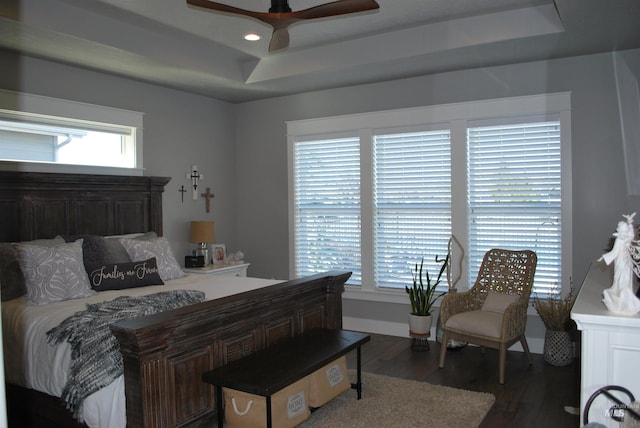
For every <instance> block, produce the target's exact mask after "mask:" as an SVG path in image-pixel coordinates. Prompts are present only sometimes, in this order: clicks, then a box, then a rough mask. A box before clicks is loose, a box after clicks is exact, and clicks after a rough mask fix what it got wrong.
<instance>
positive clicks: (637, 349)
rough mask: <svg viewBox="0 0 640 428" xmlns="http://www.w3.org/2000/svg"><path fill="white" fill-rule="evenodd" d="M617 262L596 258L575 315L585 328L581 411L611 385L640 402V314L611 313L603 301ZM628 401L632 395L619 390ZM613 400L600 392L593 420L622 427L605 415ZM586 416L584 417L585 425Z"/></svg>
mask: <svg viewBox="0 0 640 428" xmlns="http://www.w3.org/2000/svg"><path fill="white" fill-rule="evenodd" d="M612 280H613V265H612V266H607V265H606V264H605V263H604V262H601V261H594V262H593V263H592V264H591V267H590V269H589V272H588V273H587V277H586V278H585V280H584V282H583V284H582V288H581V289H580V293H579V294H578V298H577V300H576V303H575V304H574V306H573V310H572V311H571V318H572V319H573V320H574V321H575V322H576V324H577V325H578V329H579V330H581V331H582V348H581V354H582V355H581V375H580V378H581V379H580V414H581V418H582V414H583V413H584V406H585V404H586V402H587V400H588V399H589V397H590V396H591V394H593V392H594V391H596V390H597V389H599V388H601V387H603V386H607V385H618V386H622V387H624V388H626V389H628V390H629V391H630V392H631V393H632V394H633V395H634V396H635V398H636V401H640V370H639V368H640V367H639V366H640V316H639V315H629V316H625V315H619V314H615V313H613V312H609V310H607V307H606V306H605V305H604V303H602V292H603V290H605V289H606V288H609V287H610V286H611V283H612ZM615 395H616V396H618V397H619V398H620V400H621V401H623V402H624V403H628V402H629V399H628V397H627V396H626V395H625V394H623V393H619V392H618V393H616V394H615ZM614 404H615V403H613V402H612V401H611V400H609V399H607V398H605V397H604V395H602V394H601V395H600V396H599V398H597V399H596V400H595V401H594V402H593V403H592V405H591V407H590V411H589V422H600V423H602V424H605V425H606V426H610V427H613V426H615V427H617V426H620V425H619V423H618V422H615V421H613V420H612V419H610V418H608V417H606V416H605V412H606V410H607V409H608V408H610V407H611V406H613V405H614ZM583 424H584V419H583V418H582V419H581V424H580V425H581V426H582V425H583Z"/></svg>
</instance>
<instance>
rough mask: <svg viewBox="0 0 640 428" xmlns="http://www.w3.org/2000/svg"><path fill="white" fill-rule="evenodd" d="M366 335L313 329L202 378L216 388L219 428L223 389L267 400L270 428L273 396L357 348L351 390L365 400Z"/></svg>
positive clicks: (367, 337) (267, 415)
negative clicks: (363, 355)
mask: <svg viewBox="0 0 640 428" xmlns="http://www.w3.org/2000/svg"><path fill="white" fill-rule="evenodd" d="M370 338H371V337H370V336H369V335H368V334H364V333H358V332H354V331H346V330H331V329H326V328H318V329H310V330H306V331H304V332H303V333H301V334H299V335H297V336H294V337H292V338H291V339H289V340H286V341H283V342H280V343H277V344H276V345H274V346H270V347H268V348H266V349H263V350H261V351H258V352H256V353H253V354H251V355H248V356H246V357H243V358H240V359H238V360H235V361H232V362H230V363H229V364H227V365H225V366H222V367H218V368H216V369H214V370H212V371H209V372H206V373H204V374H203V375H202V379H203V380H204V381H205V382H207V383H209V384H212V385H214V386H215V388H216V409H217V413H218V427H219V428H221V427H222V426H223V423H224V411H223V397H222V388H223V387H225V388H231V389H235V390H238V391H243V392H247V393H250V394H255V395H260V396H262V397H265V399H266V407H267V414H266V418H267V427H268V428H271V413H272V409H271V396H272V395H273V394H275V393H276V392H278V391H280V390H281V389H283V388H285V387H287V386H289V385H291V384H292V383H294V382H296V381H298V380H300V379H302V378H304V377H305V376H308V375H310V374H312V373H313V372H315V371H316V370H319V369H320V368H322V367H324V366H325V365H327V364H329V363H331V362H332V361H335V360H336V359H338V358H340V357H342V356H343V355H346V354H347V353H348V352H349V351H351V350H353V349H357V368H356V371H357V375H356V376H357V377H356V379H357V380H356V383H352V384H351V387H352V388H353V389H356V391H357V396H358V400H359V399H360V398H361V397H362V378H361V369H360V365H361V361H360V360H361V350H360V346H361V345H363V344H364V343H366V342H368V341H369V340H370Z"/></svg>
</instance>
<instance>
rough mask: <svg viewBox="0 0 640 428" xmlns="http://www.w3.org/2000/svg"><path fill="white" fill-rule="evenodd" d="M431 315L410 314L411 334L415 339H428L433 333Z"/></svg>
mask: <svg viewBox="0 0 640 428" xmlns="http://www.w3.org/2000/svg"><path fill="white" fill-rule="evenodd" d="M432 319H433V318H432V317H431V315H413V314H409V336H411V337H413V338H414V339H426V338H428V337H429V336H430V335H431V322H432Z"/></svg>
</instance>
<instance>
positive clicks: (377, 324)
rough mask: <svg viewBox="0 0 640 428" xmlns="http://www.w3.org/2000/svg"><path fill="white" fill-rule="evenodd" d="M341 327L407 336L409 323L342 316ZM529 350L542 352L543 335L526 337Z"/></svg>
mask: <svg viewBox="0 0 640 428" xmlns="http://www.w3.org/2000/svg"><path fill="white" fill-rule="evenodd" d="M342 327H343V328H344V329H346V330H355V331H362V332H365V333H374V334H386V335H389V336H398V337H409V325H408V324H407V323H398V322H390V321H379V320H371V319H365V318H354V317H343V318H342ZM435 337H436V327H435V326H432V327H431V338H433V340H435ZM527 344H528V345H529V351H530V352H532V353H534V354H542V350H543V348H544V338H543V337H527ZM509 349H510V350H512V351H519V352H523V351H524V350H523V349H522V346H521V345H520V343H516V344H514V345H513V346H512V347H511V348H509Z"/></svg>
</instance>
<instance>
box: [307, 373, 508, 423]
mask: <svg viewBox="0 0 640 428" xmlns="http://www.w3.org/2000/svg"><path fill="white" fill-rule="evenodd" d="M362 384H363V391H362V399H361V400H357V399H356V391H355V390H349V391H346V392H344V393H342V394H341V395H339V396H338V397H336V398H334V399H333V400H331V401H330V402H329V403H327V404H325V405H324V406H322V407H321V408H319V409H317V410H316V411H314V412H313V413H312V414H311V417H310V418H309V419H308V420H307V421H305V422H304V423H302V424H301V425H299V428H342V427H345V428H346V427H348V428H351V427H354V428H358V427H366V428H386V427H402V428H410V427H420V428H425V427H438V428H446V427H477V426H478V425H480V423H481V422H482V419H483V418H484V417H485V415H486V414H487V412H488V411H489V409H491V406H492V405H493V403H494V401H495V397H494V396H493V395H492V394H488V393H484V392H473V391H466V390H463V389H456V388H449V387H446V386H440V385H431V384H429V383H426V382H417V381H413V380H405V379H398V378H393V377H388V376H381V375H376V374H372V373H364V372H363V373H362Z"/></svg>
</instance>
